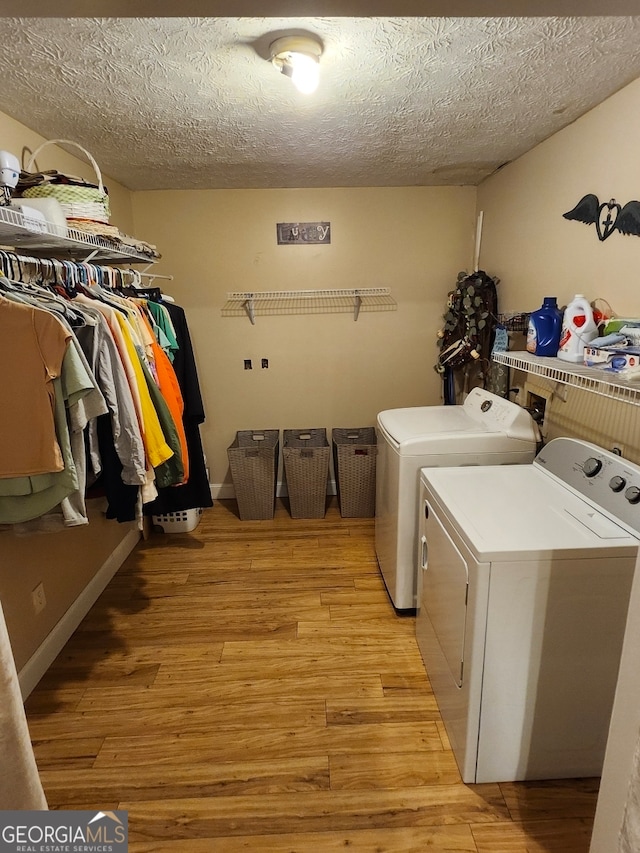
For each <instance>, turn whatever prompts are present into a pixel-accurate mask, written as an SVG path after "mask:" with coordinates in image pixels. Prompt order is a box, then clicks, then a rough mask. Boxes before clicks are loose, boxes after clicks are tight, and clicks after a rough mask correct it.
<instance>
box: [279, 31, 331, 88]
mask: <svg viewBox="0 0 640 853" xmlns="http://www.w3.org/2000/svg"><path fill="white" fill-rule="evenodd" d="M269 53H270V58H271V62H272V63H273V64H274V65H275V67H276V68H277V69H278V71H280V73H281V74H284V75H285V76H286V77H290V78H291V82H292V83H293V85H294V86H295V87H296V89H298V91H299V92H302V93H303V94H305V95H310V94H311V92H315V90H316V89H317V88H318V82H319V80H320V57H321V55H322V45H321V44H320V42H319V41H318V39H316V38H314V37H313V36H284V37H283V38H279V39H276V40H275V41H274V42H273V43H272V44H271V45H270V47H269Z"/></svg>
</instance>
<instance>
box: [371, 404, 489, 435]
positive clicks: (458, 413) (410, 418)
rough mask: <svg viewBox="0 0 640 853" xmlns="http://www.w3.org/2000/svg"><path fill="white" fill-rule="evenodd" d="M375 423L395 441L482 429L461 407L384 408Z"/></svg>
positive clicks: (484, 428) (483, 429)
mask: <svg viewBox="0 0 640 853" xmlns="http://www.w3.org/2000/svg"><path fill="white" fill-rule="evenodd" d="M378 425H379V426H380V427H382V429H383V430H384V431H385V432H386V433H387V435H389V436H390V437H391V438H392V439H393V440H394V441H395V442H397V443H398V444H402V443H403V442H407V441H412V440H414V439H421V438H424V437H425V436H436V435H445V434H446V435H450V434H451V433H457V432H485V431H486V427H485V425H484V424H478V422H477V421H476V420H474V419H473V418H471V417H469V414H468V412H467V411H466V410H465V409H464V407H463V406H421V407H418V408H413V409H388V410H387V411H386V412H380V414H379V415H378Z"/></svg>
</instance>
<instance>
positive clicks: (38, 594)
mask: <svg viewBox="0 0 640 853" xmlns="http://www.w3.org/2000/svg"><path fill="white" fill-rule="evenodd" d="M31 601H32V602H33V609H34V612H35V613H42V611H43V610H44V609H45V607H46V606H47V599H46V596H45V594H44V584H43V583H39V584H38V586H37V587H36V588H35V589H34V590H32V592H31Z"/></svg>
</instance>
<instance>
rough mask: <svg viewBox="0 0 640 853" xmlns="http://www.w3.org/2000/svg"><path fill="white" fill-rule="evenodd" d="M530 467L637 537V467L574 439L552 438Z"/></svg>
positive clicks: (639, 512) (639, 481) (639, 497)
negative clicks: (552, 479) (564, 486)
mask: <svg viewBox="0 0 640 853" xmlns="http://www.w3.org/2000/svg"><path fill="white" fill-rule="evenodd" d="M533 464H534V465H538V466H539V467H540V468H541V469H543V470H544V471H545V472H546V473H547V474H549V475H550V476H552V477H554V478H555V479H557V480H560V481H561V482H562V483H564V484H565V485H567V486H568V487H569V488H571V489H573V490H574V491H575V492H577V493H578V494H580V495H581V496H582V497H584V498H586V499H587V500H588V501H589V503H591V504H592V505H593V506H595V507H597V508H598V509H600V510H601V511H603V512H605V513H606V514H607V515H609V516H610V517H611V518H613V519H615V520H616V521H618V522H619V523H620V524H621V525H622V526H624V527H626V529H627V530H629V532H631V533H634V534H636V535H639V536H640V466H638V465H636V464H635V463H633V462H629V460H628V459H623V458H622V457H621V456H618V455H617V454H615V453H613V452H611V451H609V450H605V449H604V448H603V447H598V445H597V444H591V443H590V442H588V441H582V440H581V439H577V438H554V439H553V441H550V442H549V443H548V444H547V445H546V446H545V447H543V448H542V450H541V451H540V452H539V453H538V455H537V456H536V458H535V459H534V461H533Z"/></svg>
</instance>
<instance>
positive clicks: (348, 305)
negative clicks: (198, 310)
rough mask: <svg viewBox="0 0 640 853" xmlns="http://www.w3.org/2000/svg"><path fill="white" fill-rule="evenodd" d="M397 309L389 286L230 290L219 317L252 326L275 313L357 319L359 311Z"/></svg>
mask: <svg viewBox="0 0 640 853" xmlns="http://www.w3.org/2000/svg"><path fill="white" fill-rule="evenodd" d="M397 307H398V305H397V303H396V301H395V300H394V299H393V298H392V296H391V292H390V290H389V288H388V287H362V288H343V289H336V290H268V291H262V292H258V291H254V292H239V291H233V292H231V293H228V294H227V301H226V302H225V304H224V305H223V307H222V316H223V317H242V316H245V315H246V316H247V317H248V318H249V320H250V321H251V322H252V323H255V318H256V317H259V316H268V315H275V314H344V313H353V319H354V320H357V319H358V316H359V314H360V312H361V311H395V310H396V309H397Z"/></svg>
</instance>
